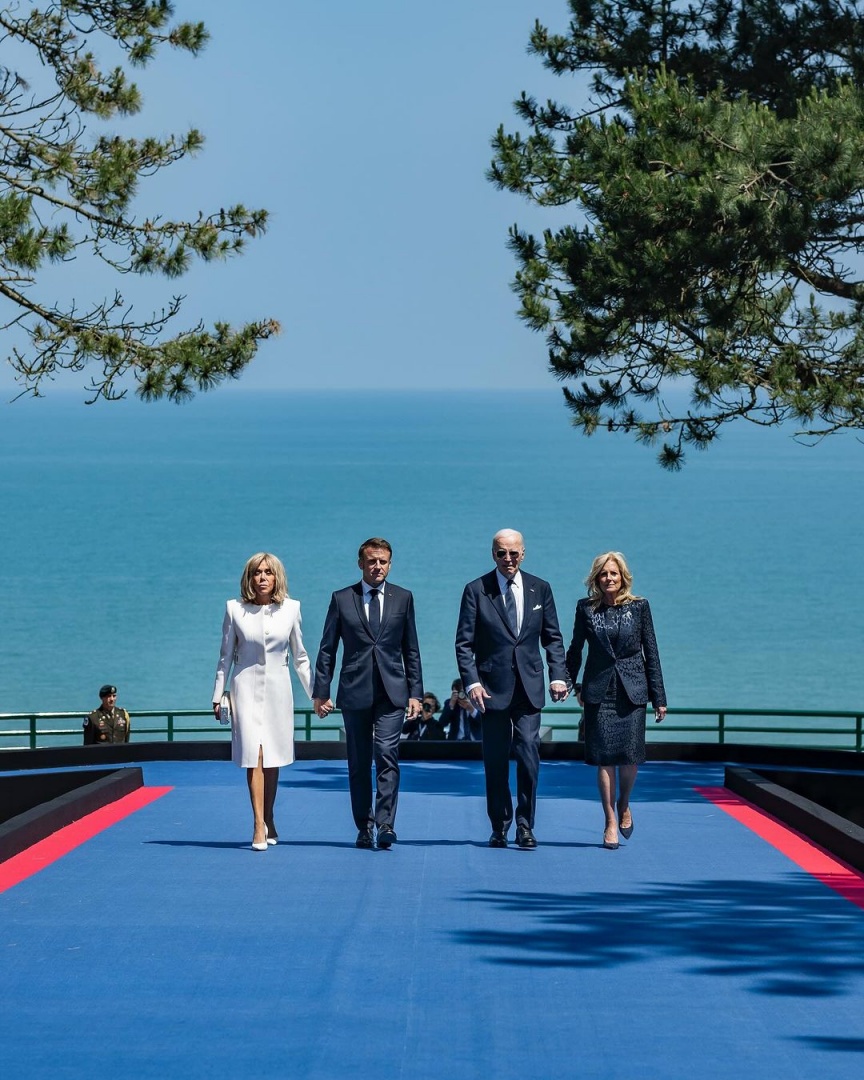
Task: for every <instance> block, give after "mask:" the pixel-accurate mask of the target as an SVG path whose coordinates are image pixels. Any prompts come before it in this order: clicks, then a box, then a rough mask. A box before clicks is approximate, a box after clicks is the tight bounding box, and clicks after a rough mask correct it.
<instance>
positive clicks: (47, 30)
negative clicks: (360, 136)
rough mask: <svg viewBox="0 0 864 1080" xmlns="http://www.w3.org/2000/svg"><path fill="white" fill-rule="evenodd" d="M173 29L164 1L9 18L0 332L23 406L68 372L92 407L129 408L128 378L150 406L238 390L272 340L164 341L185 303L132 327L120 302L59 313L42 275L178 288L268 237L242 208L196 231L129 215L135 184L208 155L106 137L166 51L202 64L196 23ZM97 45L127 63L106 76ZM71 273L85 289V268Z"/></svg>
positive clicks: (185, 147) (178, 144)
mask: <svg viewBox="0 0 864 1080" xmlns="http://www.w3.org/2000/svg"><path fill="white" fill-rule="evenodd" d="M173 15H174V11H173V4H172V3H170V2H169V0H56V2H51V3H43V4H42V5H41V6H39V7H36V6H33V7H26V8H25V5H24V4H22V5H18V4H7V5H4V6H2V7H0V42H2V44H3V47H4V49H3V54H2V55H3V57H4V61H3V62H0V297H2V298H3V300H2V301H0V317H3V316H2V312H3V309H4V308H5V309H6V315H5V321H4V325H3V329H4V330H5V331H7V339H8V338H12V339H13V340H14V342H15V343H14V344H13V345H12V346H11V355H10V356H9V362H10V363H11V365H12V367H13V369H14V370H15V372H16V375H17V378H18V380H19V383H20V385H21V386H22V392H25V393H26V392H30V393H34V394H38V393H39V392H40V388H42V386H43V384H44V383H45V381H46V380H50V379H51V378H52V377H53V376H54V375H55V374H56V373H57V372H59V371H60V370H62V369H68V370H73V371H83V370H84V369H85V368H87V370H88V373H89V376H90V384H89V387H88V390H89V393H90V400H95V399H96V398H97V397H100V396H101V397H104V398H112V397H118V396H122V395H123V394H124V393H125V389H124V382H125V381H126V380H125V379H124V376H126V375H127V373H128V374H131V376H132V378H133V380H134V382H135V384H136V390H137V393H138V394H139V395H140V396H142V397H143V398H145V399H154V398H159V397H163V396H167V397H169V398H171V399H174V400H179V399H182V398H185V397H188V396H189V395H190V394H191V393H193V391H194V390H195V389H199V390H203V389H207V388H209V387H211V386H213V385H215V384H216V383H218V382H220V381H221V380H223V379H225V378H226V377H236V376H237V375H238V374H239V373H240V372H241V371H242V370H243V368H244V367H245V366H246V364H248V363H249V361H250V360H251V359H252V357H253V356H254V355H255V352H256V350H257V348H258V344H259V342H260V341H262V340H263V339H265V338H267V337H269V336H270V335H271V334H273V333H274V332H276V331H277V330H278V325H277V324H276V323H275V322H273V321H272V320H264V321H261V322H256V323H251V324H248V325H246V326H242V327H240V328H239V329H232V328H231V327H230V326H229V325H228V324H227V323H222V322H218V323H216V324H215V326H214V327H213V328H212V329H206V328H205V327H204V325H203V324H201V323H199V324H198V325H197V326H194V327H192V328H191V329H185V330H182V331H180V332H177V333H175V334H174V336H173V337H169V336H167V333H166V327H167V324H168V323H169V322H170V321H171V320H172V319H173V318H174V317H175V316H176V315H177V313H178V311H179V310H180V306H181V302H182V297H179V296H175V297H173V298H172V299H171V300H170V302H169V303H167V304H166V306H165V307H164V308H163V309H162V310H161V311H159V312H157V313H155V314H152V315H150V316H148V317H144V318H141V319H138V318H136V317H135V316H134V315H133V312H132V309H131V307H130V306H129V305H128V304H127V302H126V301H125V300H124V298H123V296H122V295H121V294H120V293H119V291H118V292H115V294H114V296H113V297H111V298H108V299H96V300H94V301H92V302H90V303H89V304H87V305H84V306H79V305H78V304H77V303H75V302H71V303H68V304H64V303H61V302H58V301H57V300H56V298H53V297H52V296H51V295H50V286H48V285H46V284H45V280H44V279H45V273H44V271H45V269H46V267H47V266H48V264H51V263H71V262H72V261H73V260H75V259H77V258H78V257H79V256H81V255H85V256H86V255H89V256H95V257H96V258H97V259H99V260H101V261H102V262H103V263H104V264H107V266H109V267H111V268H112V269H113V270H114V271H117V272H118V273H119V274H162V275H165V276H167V277H169V278H176V277H179V276H180V275H181V274H183V273H184V272H185V271H186V270H187V268H188V267H189V266H190V264H191V262H192V261H193V260H194V259H196V258H197V259H202V260H204V261H212V260H215V259H224V258H226V257H227V256H229V255H233V254H236V253H237V252H239V251H240V250H241V249H242V248H243V245H244V243H245V242H246V240H247V239H249V238H251V237H255V236H257V235H259V234H260V233H261V232H262V231H263V230H264V228H265V226H266V223H267V214H266V211H264V210H248V209H246V207H244V206H242V205H238V206H233V207H230V208H222V209H220V210H218V211H216V212H215V213H210V214H205V213H203V212H200V213H199V214H198V215H197V217H196V218H195V219H194V220H191V221H175V220H171V219H170V218H168V217H164V216H161V215H150V216H147V217H141V216H140V215H139V216H136V215H135V213H134V202H135V198H136V195H137V194H138V192H139V187H140V184H141V181H142V180H144V179H146V178H147V177H150V176H153V175H154V174H156V173H158V172H160V171H161V170H162V169H164V168H167V167H168V166H169V165H171V164H173V163H174V162H177V161H179V160H180V159H182V158H184V157H186V156H188V155H191V154H194V153H195V152H196V151H198V150H200V148H201V146H202V145H203V137H202V135H201V133H200V132H198V131H195V130H191V131H188V132H186V133H185V134H183V135H180V136H169V137H167V138H162V139H158V138H152V137H146V138H122V137H121V136H119V135H117V134H109V133H108V124H110V123H112V122H114V121H118V120H119V119H120V118H122V117H124V116H131V115H133V114H135V113H137V112H138V111H139V110H140V109H141V105H142V100H141V95H140V93H139V90H138V88H137V87H136V86H135V84H134V83H133V82H131V81H130V80H129V75H128V73H127V70H126V68H127V66H130V67H136V66H137V67H140V66H142V65H145V64H147V63H149V62H150V61H151V60H152V59H153V58H154V57H155V56H156V53H157V51H158V49H159V48H160V46H164V45H169V46H171V47H173V48H176V49H182V50H186V51H187V52H189V53H192V54H193V55H194V54H196V53H198V52H199V50H200V49H201V48H202V47H203V46H204V45H205V43H206V41H207V36H208V35H207V31H206V29H205V27H204V25H203V24H202V23H181V24H175V25H172V19H173ZM98 45H101V46H102V47H103V48H106V49H108V50H109V51H112V50H113V51H114V52H116V53H117V56H118V57H119V59H120V61H121V62H120V63H119V64H117V65H116V66H114V67H111V68H106V69H104V70H103V69H102V68H101V67H100V66H99V63H98V61H97V58H96V56H95V54H94V52H93V49H94V48H95V47H96V46H98ZM4 63H5V64H8V65H9V66H3V65H4ZM26 65H29V66H26ZM88 120H89V121H90V123H91V126H92V127H94V128H95V129H96V130H94V131H93V132H91V131H90V130H88V127H87V123H88ZM78 266H79V270H78V281H80V280H81V278H82V277H85V280H86V270H87V267H86V264H85V265H84V266H83V271H82V269H81V264H78ZM72 270H73V268H72V267H70V268H69V271H70V276H71V274H72ZM40 272H41V278H40Z"/></svg>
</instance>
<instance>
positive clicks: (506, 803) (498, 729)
mask: <svg viewBox="0 0 864 1080" xmlns="http://www.w3.org/2000/svg"><path fill="white" fill-rule="evenodd" d="M492 558H493V560H494V562H495V569H494V570H493V571H492V572H491V573H488V574H484V575H483V577H479V578H477V579H476V580H475V581H471V582H469V583H468V584H467V585H466V586H465V591H464V592H463V594H462V606H461V608H460V610H459V625H458V627H457V630H456V663H457V664H458V667H459V675H460V677H461V678H462V682H463V685H464V686H465V692H466V693H467V695H468V697H469V699H470V701H471V703H472V704H473V705H474V707H475V708H477V709H478V710H479V711H480V713H481V715H482V728H483V766H484V771H485V774H486V810H487V813H488V814H489V820H490V822H491V823H492V835H491V837H490V838H489V846H490V847H507V832H508V830H509V828H510V825H511V824H512V822H513V796H512V794H511V791H510V749H511V743H512V748H513V752H514V755H515V757H516V843H517V845H518V846H519V847H521V848H535V847H536V846H537V841H536V839H535V837H534V810H535V806H536V802H537V778H538V775H539V772H540V710H541V709H542V708H543V705H544V704H545V701H546V697H545V688H544V685H543V661H542V657H541V655H540V650H541V648H542V649H543V650H544V651H545V653H546V663H547V665H548V668H549V679H550V683H549V692H550V694H551V696H552V700H553V701H563V700H564V699H565V698H566V697H567V669H566V665H565V662H564V643H563V640H562V638H561V630H560V629H559V627H558V615H557V613H556V611H555V600H554V598H553V596H552V589H551V588H550V586H549V583H548V582H546V581H543V580H542V579H541V578H537V577H534V576H533V575H532V574H525V573H523V572H522V571H521V570H520V566H521V564H522V560H523V559H524V558H525V542H524V540H523V539H522V535H521V533H518V532H515V531H514V530H513V529H502V530H501V531H500V532H498V533H496V534H495V537H494V539H493V540H492Z"/></svg>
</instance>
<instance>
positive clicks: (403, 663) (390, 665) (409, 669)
mask: <svg viewBox="0 0 864 1080" xmlns="http://www.w3.org/2000/svg"><path fill="white" fill-rule="evenodd" d="M382 588H383V592H384V606H383V611H382V615H381V625H380V627H379V630H378V633H377V635H376V634H374V633H373V631H372V629H371V627H370V626H369V620H368V619H367V618H366V614H365V612H364V609H363V586H362V585H361V584H360V583H359V582H357V583H356V584H354V585H349V586H347V588H344V589H339V590H337V591H336V592H334V593H333V595H332V596H331V598H330V606H329V608H328V609H327V617H326V619H325V620H324V630H323V632H322V634H321V646H320V648H319V650H318V659H317V661H316V663H315V687H314V691H313V695H314V697H316V698H321V699H322V700H325V701H326V700H327V698H329V697H330V694H331V686H332V683H333V679H334V676H335V671H336V654H337V652H338V651H339V643H340V641H341V643H342V667H341V670H340V672H339V688H338V690H337V692H336V707H337V708H339V709H348V710H358V709H368V708H370V707H371V706H372V704H373V702H374V700H375V671H376V670H377V672H378V674H379V675H380V676H381V681H382V683H383V684H384V689H385V690H386V692H387V696H388V697H389V698H390V701H391V702H392V703H393V705H394V706H395V707H396V708H397V709H401V708H403V707H404V706H406V705H407V704H408V699H409V698H417V700H418V701H419V699H420V698H422V697H423V669H422V666H421V664H420V646H419V644H418V641H417V627H416V625H415V621H414V597H413V596H412V595H411V593H410V592H409V591H408V589H403V588H401V587H400V586H399V585H391V584H390V582H389V581H388V582H385V584H384V585H383V586H382Z"/></svg>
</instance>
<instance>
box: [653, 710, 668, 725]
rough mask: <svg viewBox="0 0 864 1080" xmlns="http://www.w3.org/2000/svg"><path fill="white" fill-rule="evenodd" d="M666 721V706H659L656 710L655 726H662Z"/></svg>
mask: <svg viewBox="0 0 864 1080" xmlns="http://www.w3.org/2000/svg"><path fill="white" fill-rule="evenodd" d="M665 719H666V706H665V705H659V706H658V707H657V708H656V709H655V710H654V723H655V724H662V723H663V721H664V720H665Z"/></svg>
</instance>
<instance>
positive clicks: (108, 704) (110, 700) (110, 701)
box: [91, 694, 117, 712]
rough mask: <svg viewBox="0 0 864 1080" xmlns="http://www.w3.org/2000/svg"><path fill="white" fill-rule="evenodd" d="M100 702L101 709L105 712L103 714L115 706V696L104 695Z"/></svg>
mask: <svg viewBox="0 0 864 1080" xmlns="http://www.w3.org/2000/svg"><path fill="white" fill-rule="evenodd" d="M91 700H92V699H91ZM101 700H102V708H103V709H104V710H105V712H108V711H109V710H110V709H113V708H114V706H115V705H116V703H117V695H116V694H106V695H105V697H103V698H102V699H101Z"/></svg>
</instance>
